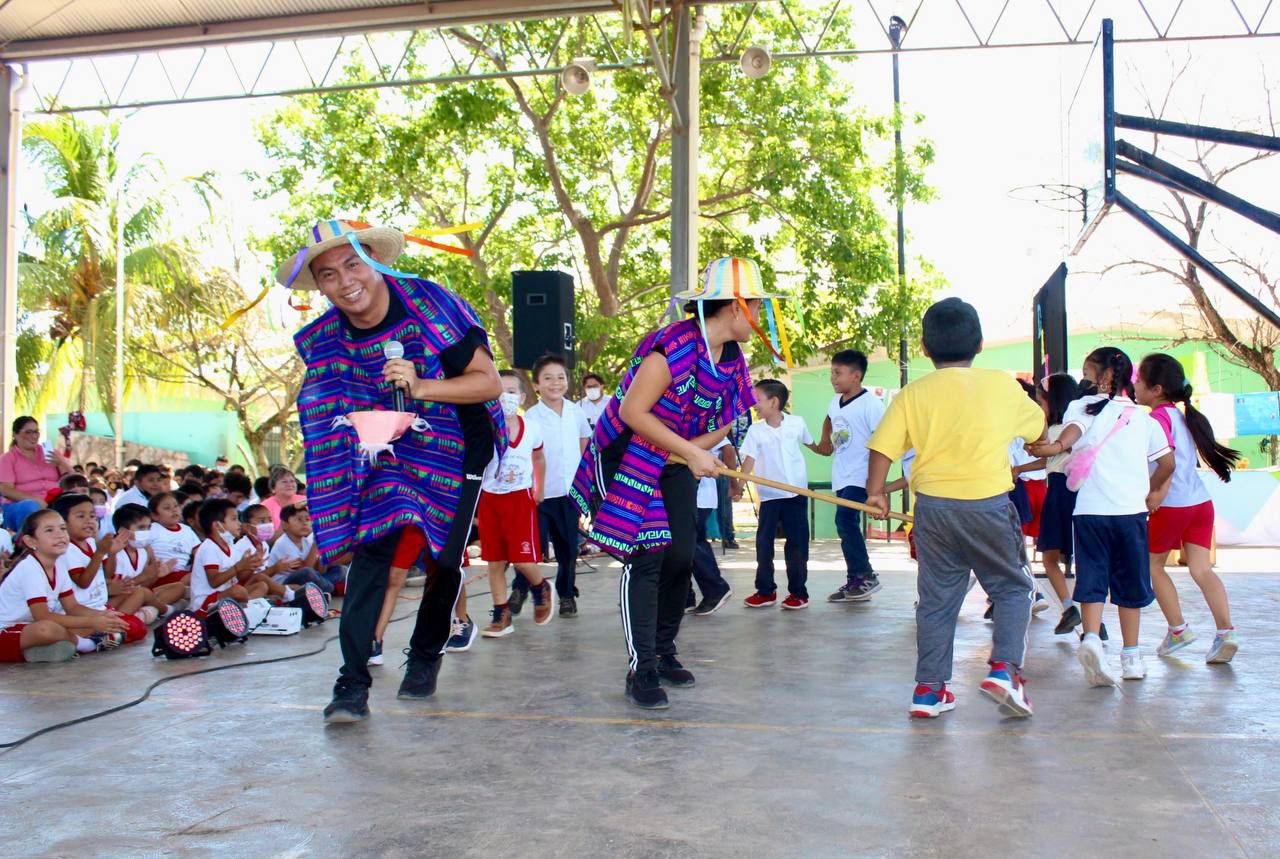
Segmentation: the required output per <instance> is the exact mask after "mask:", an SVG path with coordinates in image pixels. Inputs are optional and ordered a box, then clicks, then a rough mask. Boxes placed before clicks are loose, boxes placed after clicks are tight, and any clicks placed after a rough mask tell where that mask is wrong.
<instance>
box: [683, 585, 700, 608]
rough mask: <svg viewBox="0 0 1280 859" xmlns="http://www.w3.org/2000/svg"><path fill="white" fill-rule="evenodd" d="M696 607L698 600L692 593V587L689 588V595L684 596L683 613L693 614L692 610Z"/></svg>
mask: <svg viewBox="0 0 1280 859" xmlns="http://www.w3.org/2000/svg"><path fill="white" fill-rule="evenodd" d="M697 607H698V600H697V599H696V598H695V597H694V595H693V588H689V595H688V596H687V597H685V598H684V613H685V614H693V610H694V609H696V608H697Z"/></svg>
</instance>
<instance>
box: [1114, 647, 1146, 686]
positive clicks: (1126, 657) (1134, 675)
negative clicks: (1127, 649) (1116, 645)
mask: <svg viewBox="0 0 1280 859" xmlns="http://www.w3.org/2000/svg"><path fill="white" fill-rule="evenodd" d="M1120 676H1121V677H1123V678H1124V679H1125V680H1141V679H1143V678H1144V677H1146V676H1147V663H1146V662H1145V661H1144V660H1143V658H1142V654H1141V653H1133V654H1129V653H1121V654H1120Z"/></svg>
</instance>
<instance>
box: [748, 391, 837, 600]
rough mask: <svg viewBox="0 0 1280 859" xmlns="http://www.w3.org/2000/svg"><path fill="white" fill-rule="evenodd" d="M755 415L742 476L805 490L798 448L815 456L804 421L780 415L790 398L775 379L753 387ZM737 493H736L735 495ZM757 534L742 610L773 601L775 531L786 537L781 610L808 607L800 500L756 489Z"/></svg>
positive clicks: (805, 520)
mask: <svg viewBox="0 0 1280 859" xmlns="http://www.w3.org/2000/svg"><path fill="white" fill-rule="evenodd" d="M755 394H756V412H757V414H759V415H760V420H758V421H756V422H755V423H753V424H752V425H751V428H750V429H749V430H747V437H746V438H745V439H744V440H743V442H742V451H741V453H742V472H743V473H744V474H751V473H752V472H753V471H754V472H757V473H759V475H760V476H761V477H766V478H769V479H770V480H775V481H777V482H779V483H786V484H789V485H791V486H807V485H808V483H809V477H808V474H807V473H806V469H805V464H804V455H803V454H802V453H801V452H800V446H801V445H804V446H805V447H807V448H809V449H810V450H812V451H815V452H816V451H817V450H818V446H817V445H816V444H814V441H813V436H811V435H810V434H809V427H808V426H807V425H806V424H805V422H804V418H802V417H800V416H799V415H789V414H786V413H785V412H784V411H783V410H784V409H785V408H786V407H787V401H788V400H789V399H790V398H791V392H790V391H788V390H787V386H786V385H784V384H782V383H781V382H779V381H777V380H775V379H763V380H761V381H759V382H756V384H755ZM739 491H741V490H739ZM756 493H757V495H758V496H759V498H760V515H759V523H760V524H759V528H758V529H757V531H756V591H755V593H753V594H752V595H751V596H749V597H747V598H746V599H745V600H743V604H744V605H746V606H747V608H768V607H769V606H772V605H774V604H775V603H777V601H778V586H777V584H775V582H774V578H773V540H774V535H775V534H776V533H777V530H778V525H779V524H781V525H782V529H783V531H784V532H785V534H786V543H785V544H784V548H783V556H784V557H785V558H786V561H787V598H786V599H784V600H783V601H782V607H783V608H784V609H792V610H799V609H804V608H808V607H809V591H808V588H807V582H808V579H809V508H808V504H807V503H806V501H805V498H804V496H803V495H797V494H796V493H794V492H787V491H785V490H782V489H774V488H773V487H771V486H764V485H761V486H759V487H757V489H756Z"/></svg>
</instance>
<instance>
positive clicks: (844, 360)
mask: <svg viewBox="0 0 1280 859" xmlns="http://www.w3.org/2000/svg"><path fill="white" fill-rule="evenodd" d="M866 374H867V356H866V355H864V354H863V353H861V352H859V351H858V350H856V349H845V350H843V351H841V352H837V353H836V354H834V355H832V356H831V387H832V388H833V389H834V390H835V392H836V395H835V397H834V398H832V400H831V405H829V406H827V418H826V420H825V421H823V422H822V441H821V442H819V444H818V450H817V452H818V453H820V454H822V455H823V456H830V457H831V489H832V490H833V491H834V492H835V493H836V495H838V496H840V497H841V498H844V499H846V500H848V501H857V502H865V501H866V500H867V489H866V487H867V440H868V439H870V438H871V434H872V433H874V432H875V431H876V427H878V426H879V425H880V419H881V418H882V417H884V404H883V403H881V402H880V398H879V397H877V396H876V395H875V394H873V393H871V392H870V391H868V390H867V389H866V388H864V387H863V386H862V381H863V379H864V378H865V377H866ZM836 533H837V534H838V535H839V536H840V551H841V553H842V554H843V555H844V565H845V578H846V580H845V583H844V584H843V585H841V586H840V588H839V589H838V590H837V591H836V592H835V593H833V594H832V595H831V596H829V597H827V601H828V602H866V601H867V600H869V599H871V595H872V594H874V593H875V592H876V591H878V590H880V579H879V578H877V577H876V573H875V570H874V569H872V567H871V558H870V557H869V556H868V554H867V541H866V539H865V538H864V537H863V533H862V514H861V513H859V512H858V511H857V510H851V509H849V508H848V507H837V508H836Z"/></svg>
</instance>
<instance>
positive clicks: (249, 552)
mask: <svg viewBox="0 0 1280 859" xmlns="http://www.w3.org/2000/svg"><path fill="white" fill-rule="evenodd" d="M240 521H241V522H242V523H243V524H242V527H241V528H240V539H239V540H237V541H236V545H235V549H236V551H237V552H238V553H239V554H240V556H241V557H253V558H254V559H256V560H255V563H254V566H253V568H252V571H251V572H249V573H248V574H247V575H241V576H240V583H241V584H243V585H250V584H262V585H266V587H267V594H266V595H267V596H270V597H274V598H275V599H277V600H280V601H281V602H288V601H289V600H291V599H293V588H290V587H289V586H288V585H286V584H284V583H282V582H280V581H279V580H278V579H276V578H275V577H276V576H277V575H279V574H280V573H283V572H285V565H286V564H287V563H288V562H287V561H276V562H274V563H272V562H269V561H268V560H267V553H268V552H270V551H271V547H270V546H268V545H267V541H268V540H270V539H271V537H272V535H273V534H275V531H276V526H275V525H274V524H273V523H272V521H271V511H270V510H268V509H267V508H266V507H264V506H262V505H261V504H251V505H249V506H248V507H246V508H244V512H243V513H241V514H240Z"/></svg>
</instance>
